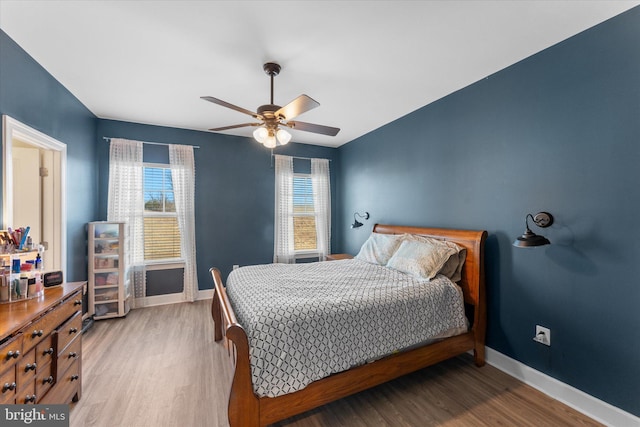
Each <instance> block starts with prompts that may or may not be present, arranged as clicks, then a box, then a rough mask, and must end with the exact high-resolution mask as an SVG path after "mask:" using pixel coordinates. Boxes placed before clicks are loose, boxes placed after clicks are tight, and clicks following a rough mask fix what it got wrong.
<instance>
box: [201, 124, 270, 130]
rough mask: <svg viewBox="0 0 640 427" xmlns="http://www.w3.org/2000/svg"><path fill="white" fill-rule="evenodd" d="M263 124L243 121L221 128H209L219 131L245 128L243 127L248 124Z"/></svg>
mask: <svg viewBox="0 0 640 427" xmlns="http://www.w3.org/2000/svg"><path fill="white" fill-rule="evenodd" d="M261 124H262V123H242V124H240V125H231V126H223V127H221V128H213V129H209V130H211V131H214V132H217V131H221V130H229V129H236V128H243V127H246V126H260V125H261Z"/></svg>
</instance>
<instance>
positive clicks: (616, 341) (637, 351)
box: [334, 7, 640, 415]
mask: <svg viewBox="0 0 640 427" xmlns="http://www.w3.org/2000/svg"><path fill="white" fill-rule="evenodd" d="M427 74H428V73H427ZM425 78H428V75H425ZM339 151H340V171H339V173H340V177H341V185H340V186H339V203H338V204H339V206H340V212H341V213H340V215H341V217H342V218H349V219H350V218H351V216H352V215H353V212H354V211H356V210H357V211H365V210H366V211H369V212H370V213H371V215H372V218H371V220H370V221H369V222H368V223H367V224H366V225H367V227H362V228H361V229H358V230H350V229H349V228H348V223H347V222H346V221H345V222H343V223H342V224H340V225H339V226H338V228H334V232H336V233H338V234H339V235H340V241H339V242H340V244H339V246H340V248H341V249H342V250H344V251H346V252H351V253H356V252H357V250H358V249H359V247H360V245H361V244H362V243H363V241H364V240H365V238H366V236H367V234H368V233H369V231H370V230H371V225H372V224H374V223H376V222H380V223H392V224H407V225H421V226H440V227H454V228H468V229H486V230H488V232H489V236H490V237H489V239H488V241H487V248H486V249H487V258H486V260H487V281H488V283H487V285H488V299H489V302H488V303H489V306H488V310H489V312H488V336H487V343H488V345H489V346H490V347H491V348H493V349H495V350H497V351H499V352H501V353H503V354H505V355H507V356H510V357H512V358H514V359H517V360H519V361H521V362H523V363H524V364H526V365H528V366H531V367H533V368H535V369H537V370H540V371H542V372H545V373H547V374H549V375H550V376H552V377H555V378H557V379H559V380H560V381H563V382H565V383H568V384H570V385H572V386H575V387H577V388H578V389H581V390H583V391H585V392H586V393H588V394H591V395H593V396H596V397H598V398H600V399H602V400H604V401H606V402H609V403H611V404H613V405H615V406H618V407H620V408H622V409H623V410H625V411H628V412H630V413H632V414H635V415H640V364H638V361H640V310H638V303H639V302H640V283H639V280H640V279H639V277H640V274H639V273H640V271H639V270H640V269H639V267H638V266H639V265H640V264H639V263H638V260H639V259H640V240H639V239H638V236H640V221H639V220H638V211H640V197H639V196H640V193H639V191H638V185H639V184H640V167H639V165H640V7H636V8H634V9H632V10H631V11H629V12H627V13H625V14H623V15H621V16H618V17H616V18H614V19H612V20H609V21H607V22H605V23H603V24H601V25H599V26H597V27H594V28H592V29H589V30H588V31H585V32H583V33H581V34H579V35H577V36H575V37H572V38H571V39H568V40H566V41H564V42H562V43H560V44H558V45H556V46H553V47H551V48H549V49H547V50H545V51H543V52H541V53H539V54H537V55H535V56H532V57H530V58H528V59H526V60H524V61H522V62H520V63H518V64H516V65H514V66H511V67H509V68H507V69H505V70H503V71H500V72H498V73H496V74H494V75H492V76H490V77H488V78H486V79H484V80H482V81H479V82H477V83H475V84H473V85H471V86H469V87H467V88H464V89H462V90H460V91H458V92H457V93H454V94H452V95H450V96H448V97H446V98H444V99H441V100H439V101H437V102H434V103H433V104H431V105H428V106H426V107H423V108H422V109H420V110H418V111H416V112H414V113H412V114H410V115H408V116H406V117H403V118H401V119H399V120H397V121H394V122H393V123H391V124H389V125H387V126H384V127H382V128H380V129H378V130H376V131H374V132H372V133H370V134H368V135H365V136H363V137H361V138H359V139H357V140H355V141H352V142H350V143H348V144H346V145H344V146H343V147H341V148H340V150H339ZM539 211H549V212H551V213H552V214H553V215H554V216H555V219H556V222H555V224H554V225H553V226H552V227H551V228H548V229H538V228H536V227H535V226H532V228H533V231H534V232H540V234H543V235H545V236H547V237H548V238H549V239H550V240H551V241H552V242H553V244H552V245H551V246H548V247H541V248H535V249H517V248H514V247H513V246H511V242H512V241H513V240H514V239H515V237H517V236H518V235H520V234H522V232H523V231H524V218H525V215H526V214H527V213H529V212H531V213H533V214H535V213H536V212H539ZM536 324H540V325H543V326H546V327H548V328H550V329H551V336H552V346H551V347H550V348H549V347H545V346H542V345H540V344H538V343H535V342H534V341H533V340H532V337H533V335H534V330H535V325H536Z"/></svg>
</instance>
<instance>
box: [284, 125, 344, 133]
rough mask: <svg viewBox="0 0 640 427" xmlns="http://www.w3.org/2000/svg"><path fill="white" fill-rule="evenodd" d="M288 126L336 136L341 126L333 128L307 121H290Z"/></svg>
mask: <svg viewBox="0 0 640 427" xmlns="http://www.w3.org/2000/svg"><path fill="white" fill-rule="evenodd" d="M287 126H289V127H290V128H292V129H297V130H303V131H305V132H313V133H319V134H322V135H328V136H336V135H337V134H338V132H340V128H333V127H330V126H323V125H316V124H313V123H306V122H288V123H287Z"/></svg>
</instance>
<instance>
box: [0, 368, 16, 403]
mask: <svg viewBox="0 0 640 427" xmlns="http://www.w3.org/2000/svg"><path fill="white" fill-rule="evenodd" d="M15 399H16V370H15V369H14V368H10V369H8V370H7V372H5V373H4V374H2V375H0V404H3V405H4V404H11V403H15Z"/></svg>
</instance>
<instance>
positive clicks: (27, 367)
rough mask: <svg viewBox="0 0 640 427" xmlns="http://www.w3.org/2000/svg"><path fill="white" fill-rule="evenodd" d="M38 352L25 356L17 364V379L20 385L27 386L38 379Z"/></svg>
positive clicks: (33, 351)
mask: <svg viewBox="0 0 640 427" xmlns="http://www.w3.org/2000/svg"><path fill="white" fill-rule="evenodd" d="M36 369H37V365H36V350H35V349H33V350H31V351H30V352H28V353H26V354H24V355H23V356H22V357H21V358H20V359H19V360H18V363H17V364H16V377H17V381H18V384H26V383H28V382H29V381H31V380H33V379H34V378H35V377H36Z"/></svg>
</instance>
